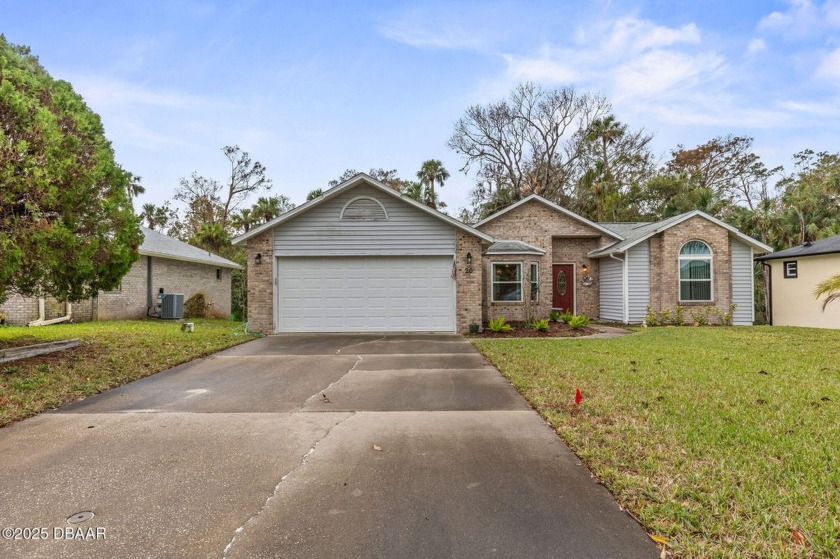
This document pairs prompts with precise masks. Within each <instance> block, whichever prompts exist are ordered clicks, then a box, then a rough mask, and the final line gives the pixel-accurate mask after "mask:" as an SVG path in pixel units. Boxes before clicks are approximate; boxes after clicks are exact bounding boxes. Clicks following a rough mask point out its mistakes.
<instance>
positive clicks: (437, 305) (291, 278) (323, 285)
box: [277, 256, 455, 332]
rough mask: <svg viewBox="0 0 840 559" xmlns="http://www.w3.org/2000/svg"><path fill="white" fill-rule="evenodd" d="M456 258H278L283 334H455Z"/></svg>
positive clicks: (278, 294) (279, 301)
mask: <svg viewBox="0 0 840 559" xmlns="http://www.w3.org/2000/svg"><path fill="white" fill-rule="evenodd" d="M451 269H452V257H451V256H437V257H434V256H433V257H429V256H407V257H395V256H390V257H362V256H359V257H334V258H329V257H323V258H279V259H278V261H277V275H278V293H277V309H278V314H279V322H278V330H279V331H281V332H319V331H320V332H364V331H368V332H375V331H441V332H452V331H453V330H454V329H455V318H454V314H455V304H454V285H453V280H452V278H451V277H450V273H451Z"/></svg>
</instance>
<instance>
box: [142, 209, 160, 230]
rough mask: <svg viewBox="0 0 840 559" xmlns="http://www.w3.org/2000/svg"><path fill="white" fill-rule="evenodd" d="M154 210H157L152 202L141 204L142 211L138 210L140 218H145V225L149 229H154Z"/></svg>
mask: <svg viewBox="0 0 840 559" xmlns="http://www.w3.org/2000/svg"><path fill="white" fill-rule="evenodd" d="M155 210H157V206H155V205H154V204H149V203H146V204H143V211H142V212H140V219H142V220H145V222H146V227H148V228H149V229H154V228H155V226H156V225H157V224H156V222H155Z"/></svg>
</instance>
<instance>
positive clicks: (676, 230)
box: [650, 216, 732, 323]
mask: <svg viewBox="0 0 840 559" xmlns="http://www.w3.org/2000/svg"><path fill="white" fill-rule="evenodd" d="M691 240H698V241H703V242H704V243H706V244H707V245H709V247H710V248H711V249H712V298H713V300H712V302H711V303H691V302H680V300H679V290H680V276H679V253H680V248H682V246H683V245H684V244H685V243H686V242H688V241H691ZM731 302H732V254H731V245H730V242H729V232H728V231H727V230H726V229H724V228H723V227H720V226H719V225H717V224H714V223H712V222H710V221H708V220H705V219H703V218H701V217H698V216H695V217H692V218H690V219H687V220H686V221H683V222H682V223H679V224H677V225H674V226H673V227H670V228H669V229H666V230H665V231H663V232H662V233H659V234H657V235H654V236H653V237H651V239H650V306H651V308H652V309H653V310H656V311H661V310H665V309H673V308H674V307H676V306H677V305H681V306H683V307H685V309H686V310H685V318H686V320H690V319H691V314H690V313H691V311H692V310H694V311H695V312H696V309H697V308H698V307H708V308H709V310H710V311H711V308H712V307H717V308H718V309H720V310H721V311H724V312H727V311H728V310H729V304H730V303H731ZM708 317H709V321H710V322H713V323H714V322H715V321H716V318H715V315H714V313H713V312H709V313H708Z"/></svg>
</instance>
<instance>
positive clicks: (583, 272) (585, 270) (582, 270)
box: [580, 264, 589, 276]
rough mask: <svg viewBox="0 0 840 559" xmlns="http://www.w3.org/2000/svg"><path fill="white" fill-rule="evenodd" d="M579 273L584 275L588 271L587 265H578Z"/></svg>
mask: <svg viewBox="0 0 840 559" xmlns="http://www.w3.org/2000/svg"><path fill="white" fill-rule="evenodd" d="M580 273H581V274H583V275H584V276H585V275H586V274H588V273H589V267H588V266H587V265H586V264H584V265H583V266H581V267H580Z"/></svg>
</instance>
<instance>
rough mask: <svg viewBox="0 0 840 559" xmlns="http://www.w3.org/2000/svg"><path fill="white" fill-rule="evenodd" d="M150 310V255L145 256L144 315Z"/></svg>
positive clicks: (147, 314) (148, 315)
mask: <svg viewBox="0 0 840 559" xmlns="http://www.w3.org/2000/svg"><path fill="white" fill-rule="evenodd" d="M151 310H152V257H151V256H147V257H146V316H147V317H150V316H152V315H150V314H149V312H150V311H151Z"/></svg>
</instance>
